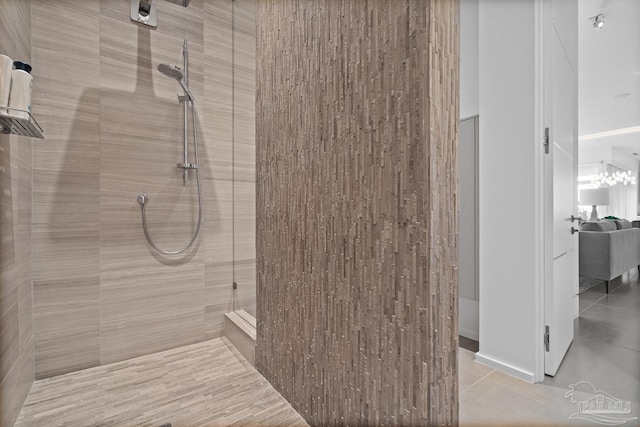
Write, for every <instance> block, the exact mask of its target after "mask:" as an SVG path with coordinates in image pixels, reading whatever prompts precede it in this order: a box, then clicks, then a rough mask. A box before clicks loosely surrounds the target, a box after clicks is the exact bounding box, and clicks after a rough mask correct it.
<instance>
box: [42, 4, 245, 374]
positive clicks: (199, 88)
mask: <svg viewBox="0 0 640 427" xmlns="http://www.w3.org/2000/svg"><path fill="white" fill-rule="evenodd" d="M253 2H254V0H250V1H249V0H243V1H241V2H239V1H236V2H235V3H242V6H239V7H238V6H237V8H238V11H242V19H241V22H242V26H240V27H239V28H235V27H234V25H235V24H234V16H238V18H237V19H240V18H239V15H238V14H234V10H233V8H234V5H233V3H234V2H233V1H232V0H215V1H204V0H192V1H191V2H190V5H189V7H188V8H184V7H182V6H179V5H178V4H176V3H177V2H158V5H157V9H158V27H157V28H156V29H150V28H148V27H144V26H140V25H138V24H135V23H132V22H131V21H130V19H129V3H130V2H129V0H110V1H98V0H91V1H86V0H85V1H80V0H78V1H65V2H51V1H46V0H34V1H33V48H34V64H35V71H34V73H35V78H36V79H37V84H36V85H35V87H34V101H33V104H34V108H37V109H38V111H39V112H40V116H39V117H40V118H41V119H40V121H41V122H42V125H43V127H44V128H45V131H46V136H47V143H46V144H42V145H39V146H37V147H36V148H35V149H34V153H33V157H34V160H33V161H34V190H33V191H34V203H33V211H34V213H33V223H34V231H33V234H34V236H33V245H34V262H33V267H34V269H33V271H34V322H35V360H36V363H35V367H36V368H35V369H36V377H37V378H42V377H48V376H52V375H57V374H61V373H64V372H69V371H73V370H77V369H82V368H86V367H89V366H95V365H100V364H105V363H110V362H114V361H119V360H124V359H128V358H131V357H136V356H140V355H143V354H149V353H153V352H156V351H160V350H164V349H168V348H173V347H178V346H181V345H185V344H189V343H193V342H197V341H202V340H204V339H208V338H213V337H218V336H220V334H221V328H222V325H223V321H224V313H225V312H227V311H230V310H232V309H234V307H235V308H240V307H242V308H245V309H247V310H251V309H254V308H255V249H254V242H253V235H252V234H250V233H248V232H246V233H242V234H236V236H235V239H234V217H233V215H234V204H235V205H236V208H235V211H236V213H238V210H239V211H241V212H244V211H245V210H247V209H250V208H251V207H252V206H253V205H254V201H253V200H255V199H253V200H247V199H248V198H251V197H254V198H255V196H254V195H253V194H254V193H252V192H251V188H243V190H244V191H243V192H240V191H237V190H236V187H235V185H234V174H236V175H240V172H234V171H235V170H238V169H240V170H242V176H243V178H244V182H245V183H246V184H251V185H254V179H253V178H252V175H250V173H251V171H252V168H253V166H252V165H253V164H254V161H255V160H254V155H253V148H252V146H253V139H252V138H253V132H252V131H248V130H247V129H248V128H250V129H253V127H254V120H253V104H248V103H247V100H248V98H249V97H251V99H253V93H254V83H253V82H254V78H253V75H252V73H253V70H254V68H252V67H251V65H247V64H248V63H251V62H252V61H253V59H251V58H250V57H249V56H250V55H251V54H252V52H253V51H254V45H255V32H254V31H252V29H253V26H254V24H253V22H252V21H251V19H253V14H252V10H253V7H254V3H253ZM184 38H187V39H188V40H189V56H190V63H189V66H190V69H189V85H190V88H191V91H192V92H193V94H194V96H195V99H196V114H197V131H198V135H199V139H200V146H199V147H200V151H199V155H200V162H199V163H200V175H201V184H202V192H203V198H204V204H205V215H204V219H205V221H204V224H203V226H202V234H201V235H200V237H199V238H198V240H197V241H196V243H195V244H194V246H193V247H192V248H191V249H189V250H188V251H187V252H186V253H185V254H183V255H180V256H173V257H171V256H169V257H167V256H163V255H160V254H157V253H155V252H154V251H153V249H152V248H151V247H150V246H149V244H148V243H147V241H146V239H145V237H144V234H143V231H142V225H141V218H140V206H139V204H138V203H137V201H136V197H137V195H138V194H139V193H147V194H148V195H149V202H148V205H147V206H148V207H147V219H148V224H149V231H150V233H151V235H152V237H153V238H154V240H155V243H156V244H157V245H158V246H160V247H161V248H164V249H166V250H176V249H179V248H181V247H182V246H184V244H186V242H187V241H188V240H189V239H190V237H191V235H192V233H193V231H194V228H195V224H196V220H197V215H198V209H197V206H198V205H197V202H198V198H197V191H196V185H195V174H191V184H190V185H189V186H188V187H184V186H183V185H182V174H181V170H179V169H177V168H176V167H175V165H176V163H178V162H181V161H182V138H183V108H182V105H181V104H180V103H178V101H177V98H176V94H177V93H178V92H180V89H179V86H178V84H177V83H176V82H175V81H174V80H172V79H169V78H166V77H164V76H162V75H161V74H160V73H159V72H158V71H157V65H158V64H159V63H162V62H169V63H174V64H177V65H180V66H181V65H182V58H181V52H182V43H183V39H184ZM234 40H235V51H236V52H242V54H241V55H240V54H238V53H236V55H240V56H239V58H238V57H236V63H237V65H235V66H234V47H233V45H232V41H234ZM239 59H242V62H238V60H239ZM236 69H241V71H242V74H238V75H237V76H236V78H235V79H234V70H236ZM234 93H235V94H236V96H235V97H234ZM239 93H240V94H242V98H241V100H242V102H239V101H236V100H235V98H237V97H238V95H237V94H239ZM234 105H235V107H234ZM234 113H235V114H234ZM236 129H241V131H237V132H235V130H236ZM234 133H236V134H238V135H237V136H236V135H234ZM234 136H235V147H237V146H238V145H239V144H242V145H243V149H235V147H234ZM191 150H192V148H191V147H190V151H191ZM234 150H235V151H234ZM234 161H235V165H236V167H234ZM238 185H240V184H238ZM246 187H249V185H247V186H246ZM234 194H237V195H238V196H239V195H240V194H241V195H242V197H241V198H240V197H235V198H234ZM238 204H241V207H240V209H238V207H237V205H238ZM245 206H246V207H247V208H245ZM248 212H249V213H248V214H247V213H243V215H242V221H243V229H253V228H254V227H255V219H254V218H255V217H254V216H251V217H248V216H247V215H249V216H250V215H252V213H253V212H254V211H252V210H248ZM234 242H235V243H236V244H235V247H236V248H245V249H246V251H244V252H240V251H236V252H235V255H236V257H238V258H241V261H242V263H243V265H245V264H246V265H248V266H249V267H248V268H246V269H245V270H244V271H243V276H242V279H241V280H239V285H240V286H239V287H240V290H241V291H242V293H241V297H239V296H238V294H240V290H239V291H236V292H234V291H233V289H232V282H233V278H234ZM251 268H253V270H252V271H250V269H251Z"/></svg>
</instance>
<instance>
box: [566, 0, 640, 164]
mask: <svg viewBox="0 0 640 427" xmlns="http://www.w3.org/2000/svg"><path fill="white" fill-rule="evenodd" d="M599 13H602V14H603V15H604V20H605V25H604V27H603V28H601V29H594V28H593V26H592V24H591V22H590V21H589V18H590V17H592V16H595V15H598V14H599ZM578 27H579V33H578V34H579V71H578V73H579V79H578V80H579V83H578V86H579V88H578V95H579V135H580V137H581V139H585V137H586V139H590V140H592V141H597V142H600V143H603V144H607V145H611V146H612V147H613V146H617V145H615V144H622V146H624V147H626V149H627V150H629V152H632V151H633V152H640V127H639V126H640V1H638V0H580V1H579V24H578ZM633 127H638V128H637V129H633V130H631V129H629V128H633ZM625 129H626V131H625ZM610 131H614V132H615V131H619V132H621V133H623V134H626V135H628V137H625V138H617V137H598V136H597V135H594V134H598V133H601V132H610Z"/></svg>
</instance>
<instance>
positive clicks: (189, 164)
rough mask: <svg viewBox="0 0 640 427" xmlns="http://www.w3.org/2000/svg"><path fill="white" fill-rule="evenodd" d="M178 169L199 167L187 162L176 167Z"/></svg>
mask: <svg viewBox="0 0 640 427" xmlns="http://www.w3.org/2000/svg"><path fill="white" fill-rule="evenodd" d="M176 167H177V168H182V169H185V170H187V169H198V165H197V164H195V163H189V162H185V163H178V164H177V165H176Z"/></svg>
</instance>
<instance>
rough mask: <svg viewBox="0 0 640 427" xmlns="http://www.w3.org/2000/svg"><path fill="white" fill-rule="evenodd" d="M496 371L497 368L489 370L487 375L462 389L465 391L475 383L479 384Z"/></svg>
mask: <svg viewBox="0 0 640 427" xmlns="http://www.w3.org/2000/svg"><path fill="white" fill-rule="evenodd" d="M473 363H477V362H475V361H474V362H473ZM463 369H464V368H463ZM495 371H496V370H495V369H492V370H491V372H489V373H488V374H487V375H485V376H484V377H482V378H480V379H479V380H477V381H476V382H474V383H473V384H471V385H470V386H468V387H466V388H465V389H464V390H462V391H463V392H464V391H467V390H469V389H470V388H471V387H473V386H474V385H476V384H478V383H479V382H480V381H482V380H484V379H485V378H487V377H488V376H489V375H491V374H493V373H494V372H495Z"/></svg>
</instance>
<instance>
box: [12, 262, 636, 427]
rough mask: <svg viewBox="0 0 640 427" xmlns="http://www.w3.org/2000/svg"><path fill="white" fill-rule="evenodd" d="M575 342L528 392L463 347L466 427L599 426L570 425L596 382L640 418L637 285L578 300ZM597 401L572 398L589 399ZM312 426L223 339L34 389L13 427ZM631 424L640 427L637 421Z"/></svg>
mask: <svg viewBox="0 0 640 427" xmlns="http://www.w3.org/2000/svg"><path fill="white" fill-rule="evenodd" d="M580 310H581V312H580V317H579V319H577V320H576V336H575V339H574V342H573V344H572V345H571V347H570V349H569V352H568V353H567V356H566V358H565V360H564V361H563V363H562V365H561V366H560V369H559V371H558V374H557V375H556V376H555V377H553V378H551V377H547V378H546V379H545V380H544V381H543V382H542V383H538V384H529V383H527V382H525V381H521V380H519V379H516V378H514V377H511V376H509V375H506V374H503V373H502V372H499V371H496V370H494V369H491V368H488V367H486V366H484V365H481V364H479V363H476V362H475V361H474V356H473V352H471V351H469V350H466V349H464V348H461V349H460V365H459V368H460V369H459V372H460V376H459V381H460V425H462V426H496V425H505V426H506V425H509V426H518V425H528V426H537V425H594V426H595V425H598V424H595V423H593V422H591V421H586V420H580V419H570V418H569V417H570V416H571V415H572V414H574V413H575V412H576V404H575V403H572V402H571V400H570V399H568V398H565V395H566V393H567V392H568V391H569V385H570V384H575V383H577V382H579V381H589V382H591V383H592V384H593V385H594V386H596V387H597V388H598V389H601V390H603V391H605V392H607V393H609V394H610V395H612V396H614V397H617V398H619V399H622V400H625V401H630V402H631V405H632V408H631V409H632V413H631V414H630V415H629V417H630V418H633V417H639V416H640V286H639V284H638V277H637V276H632V277H631V279H629V278H628V277H627V276H626V275H625V279H624V280H621V279H618V280H617V281H614V282H613V283H612V291H611V293H610V294H609V295H606V294H605V293H604V284H603V285H599V286H596V287H594V288H592V289H590V290H588V291H586V292H585V293H583V294H581V295H580ZM592 395H593V393H587V392H584V391H581V389H580V388H579V389H578V391H577V392H576V393H575V400H576V401H583V400H586V399H588V398H589V397H591V396H592ZM164 423H171V424H172V427H181V426H189V427H191V426H212V425H215V426H223V425H224V426H226V425H266V426H272V425H281V426H288V425H300V426H303V425H306V424H305V422H304V420H303V419H302V418H301V417H300V416H299V415H298V414H297V413H296V412H295V411H294V410H293V408H292V407H291V406H290V405H289V404H288V403H287V402H286V401H285V400H284V399H283V398H282V396H280V394H278V393H277V392H276V391H275V389H274V388H273V387H271V385H269V383H268V382H267V381H266V380H265V379H264V378H263V377H262V376H261V375H260V374H259V373H258V372H257V371H256V370H255V369H253V368H252V367H251V366H250V365H249V364H248V363H247V362H246V360H244V359H243V358H242V356H241V355H240V353H239V352H238V351H237V350H236V349H235V348H234V347H233V346H232V345H231V344H230V343H229V342H228V341H227V340H226V339H225V338H220V339H216V340H212V341H207V342H204V343H199V344H194V345H190V346H187V347H182V348H178V349H174V350H169V351H165V352H162V353H156V354H152V355H149V356H144V357H139V358H137V359H133V360H129V361H124V362H118V363H114V364H111V365H106V366H100V367H96V368H91V369H87V370H84V371H80V372H74V373H70V374H66V375H61V376H58V377H54V378H49V379H45V380H40V381H36V383H35V384H34V386H33V389H32V391H31V393H30V394H29V397H28V398H27V401H26V403H25V406H24V408H23V410H22V413H21V414H20V417H19V419H18V421H17V423H16V426H17V427H27V426H28V427H32V426H47V427H54V426H90V425H96V426H149V427H158V426H160V425H162V424H164ZM625 425H626V426H629V425H632V426H637V425H640V421H639V420H638V419H635V420H631V421H629V422H628V423H626V424H625Z"/></svg>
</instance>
